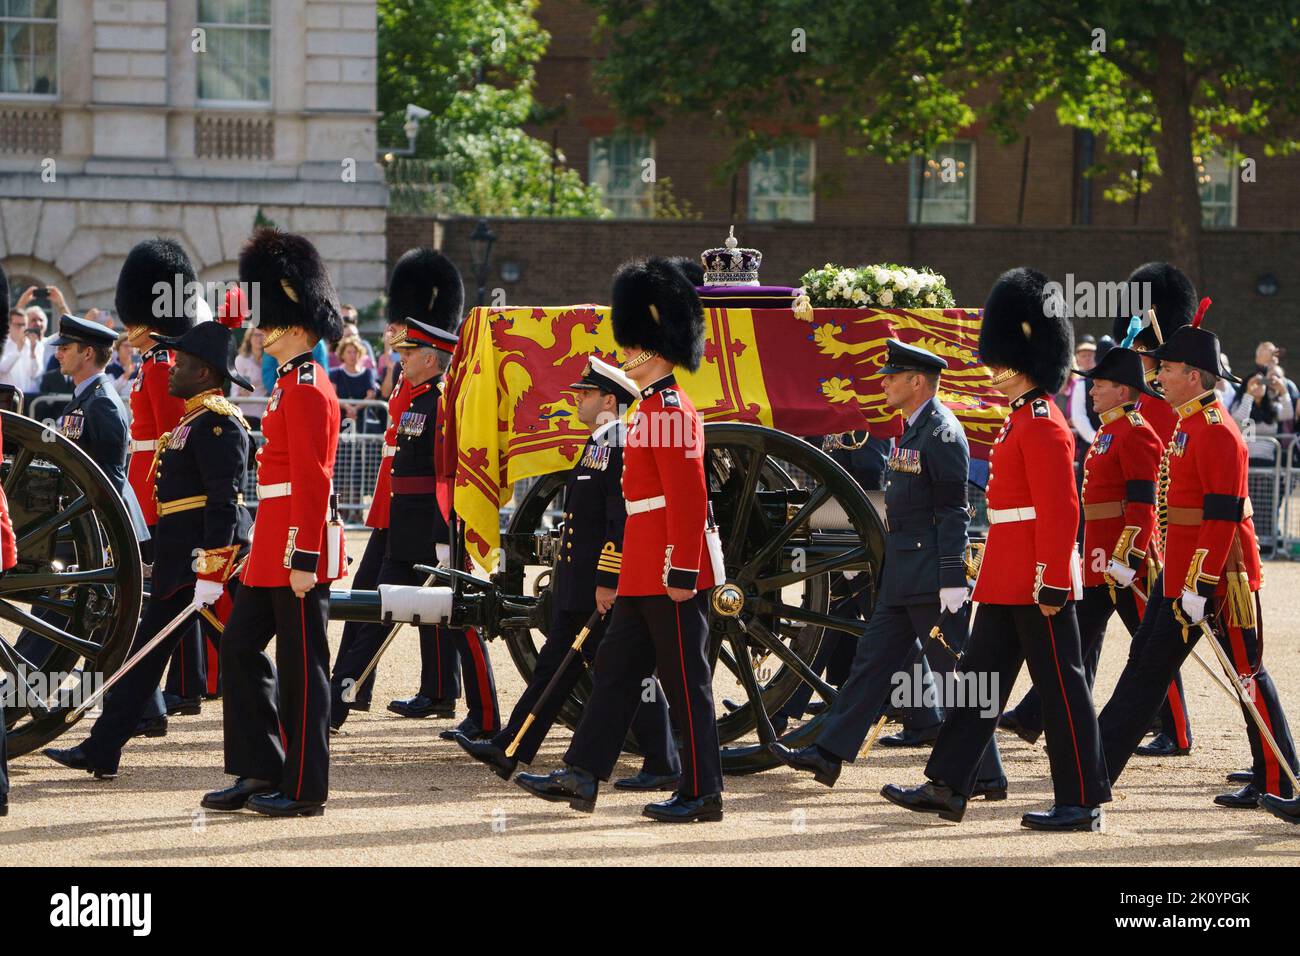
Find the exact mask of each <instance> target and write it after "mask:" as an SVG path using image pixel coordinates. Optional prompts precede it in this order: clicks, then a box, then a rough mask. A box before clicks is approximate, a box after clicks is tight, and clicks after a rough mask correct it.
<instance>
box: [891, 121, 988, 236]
mask: <svg viewBox="0 0 1300 956" xmlns="http://www.w3.org/2000/svg"><path fill="white" fill-rule="evenodd" d="M907 192H908V196H907V221H908V222H910V223H914V224H915V223H924V222H946V223H971V222H974V221H975V144H974V143H972V142H970V141H965V142H956V143H944V144H943V145H941V146H939V147H938V148H937V149H935V150H934V152H932V153H930V154H929V155H928V156H925V157H921V156H913V157H912V164H911V174H910V175H909V176H908V190H907Z"/></svg>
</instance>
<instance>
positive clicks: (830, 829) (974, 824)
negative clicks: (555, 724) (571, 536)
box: [0, 544, 1300, 867]
mask: <svg viewBox="0 0 1300 956" xmlns="http://www.w3.org/2000/svg"><path fill="white" fill-rule="evenodd" d="M354 547H355V550H354V553H357V554H359V553H360V546H359V544H358V545H355V546H354ZM1265 574H1266V579H1267V586H1266V588H1265V592H1264V607H1265V621H1266V627H1267V630H1266V634H1267V636H1268V644H1267V647H1268V651H1267V661H1268V665H1269V669H1270V671H1271V672H1272V674H1273V676H1274V678H1275V680H1276V681H1277V683H1278V685H1279V687H1280V688H1281V691H1282V698H1283V701H1284V703H1285V705H1286V706H1287V708H1288V710H1289V711H1290V713H1291V714H1292V720H1293V721H1294V720H1297V719H1298V718H1296V717H1295V714H1296V713H1297V712H1298V711H1300V654H1298V653H1297V652H1298V651H1300V609H1298V608H1297V604H1296V602H1295V601H1294V600H1293V599H1292V596H1293V595H1294V594H1295V593H1296V592H1297V591H1298V590H1300V564H1290V563H1286V562H1274V563H1269V564H1267V565H1266V570H1265ZM341 632H342V624H335V625H333V626H332V627H331V628H330V634H331V640H332V642H337V640H338V637H339V635H340V633H341ZM1127 648H1128V639H1127V635H1126V634H1125V633H1124V632H1123V630H1122V625H1120V624H1119V621H1118V619H1115V620H1114V621H1113V622H1112V626H1111V629H1110V632H1109V635H1108V638H1107V643H1106V647H1105V651H1104V653H1103V655H1102V661H1101V670H1100V676H1099V678H1098V699H1099V700H1101V701H1104V700H1106V699H1107V698H1108V696H1109V694H1110V690H1111V687H1112V686H1113V685H1114V682H1115V680H1116V678H1117V677H1118V675H1119V671H1120V668H1121V667H1122V665H1123V662H1124V657H1125V654H1126V653H1127ZM493 649H494V651H496V653H495V663H496V676H497V684H498V691H499V693H500V699H501V701H502V706H503V707H504V708H506V709H507V710H508V708H509V707H510V705H511V704H512V703H513V702H514V700H515V699H516V698H517V697H518V695H519V693H520V691H521V689H522V682H521V681H520V679H519V677H518V675H517V674H516V673H515V671H514V668H513V666H512V664H511V662H510V659H509V657H508V655H507V654H506V653H505V650H504V648H500V647H499V646H494V648H493ZM1207 653H1208V651H1207ZM418 657H419V655H418V649H417V646H416V641H415V640H414V632H404V636H403V638H399V640H398V641H397V642H396V644H395V647H394V649H393V650H392V652H391V653H390V654H389V655H388V656H387V657H386V658H385V660H384V661H383V663H382V664H381V666H380V670H379V682H378V686H377V688H376V691H375V702H376V709H375V711H374V712H372V713H369V714H354V715H352V716H351V717H350V719H349V721H348V724H347V732H346V734H344V735H342V736H339V737H334V738H332V747H333V753H332V760H331V764H332V766H331V791H332V792H331V796H330V800H329V804H328V807H327V812H326V814H325V815H324V817H321V818H316V819H307V820H288V821H280V820H272V819H268V818H264V817H260V816H257V815H256V814H252V813H240V814H234V815H222V814H213V813H207V814H204V813H203V812H202V811H200V810H199V808H198V799H199V797H200V796H201V795H202V793H203V791H205V790H207V789H211V788H214V787H217V786H221V785H223V784H224V781H225V780H226V779H227V778H226V777H225V776H224V775H223V774H222V772H221V704H220V702H215V703H207V704H205V705H204V708H203V713H202V714H201V715H199V716H196V717H180V718H173V719H172V723H171V730H170V732H169V733H168V735H167V736H166V737H165V738H161V739H157V740H143V739H142V740H137V741H134V742H133V743H132V745H131V747H130V748H129V750H128V751H127V753H126V754H125V756H124V758H123V774H122V776H121V777H119V778H118V779H117V780H116V781H113V782H102V781H96V780H94V779H93V778H91V777H90V776H89V775H87V774H82V773H74V772H72V771H69V770H65V769H63V768H62V767H59V766H57V765H55V764H53V763H51V762H50V761H49V760H47V759H46V758H44V757H42V756H41V755H40V754H39V753H35V754H28V755H26V756H24V757H21V758H19V759H17V760H15V761H13V762H12V764H11V772H12V784H13V792H12V794H11V797H10V799H11V809H10V814H9V816H8V817H7V818H5V819H0V848H2V849H0V856H2V857H3V858H4V860H5V863H6V865H7V866H10V867H12V866H16V865H48V864H60V865H69V864H72V865H101V866H102V865H108V866H139V865H144V866H157V865H166V864H172V863H175V864H185V865H196V864H197V865H216V866H225V865H238V866H250V865H268V864H269V865H301V864H317V865H331V866H337V865H348V864H371V865H374V864H379V865H430V864H442V863H457V864H491V865H500V864H524V865H527V864H536V863H542V864H573V865H582V864H588V863H591V864H660V865H663V864H668V865H675V866H681V865H708V864H732V865H736V864H748V865H753V864H755V863H782V864H831V865H834V864H900V863H902V864H906V863H919V864H958V865H980V866H989V865H1001V864H1010V865H1042V864H1051V865H1083V866H1098V865H1109V864H1130V865H1132V864H1154V865H1164V866H1194V865H1199V864H1220V865H1233V864H1241V863H1246V862H1255V863H1259V862H1263V863H1266V864H1271V865H1293V864H1295V863H1296V862H1297V861H1300V829H1296V828H1292V827H1291V826H1289V825H1287V824H1285V823H1283V822H1281V821H1279V820H1277V819H1275V818H1273V817H1272V816H1270V815H1269V814H1268V813H1266V812H1265V811H1263V810H1257V811H1240V810H1235V811H1234V810H1224V809H1220V808H1218V807H1216V806H1214V805H1213V804H1212V803H1211V799H1212V798H1213V796H1214V795H1215V794H1216V793H1219V792H1221V791H1223V790H1226V789H1228V786H1227V785H1226V784H1225V782H1224V778H1223V775H1224V773H1226V772H1227V771H1230V770H1236V769H1238V768H1240V767H1243V766H1246V765H1247V764H1248V763H1249V755H1248V750H1247V746H1246V737H1245V732H1244V729H1243V726H1242V718H1241V715H1240V712H1239V711H1238V710H1237V709H1236V708H1234V707H1233V706H1232V705H1231V703H1230V702H1229V701H1228V700H1227V699H1226V698H1225V697H1224V695H1223V694H1222V692H1221V691H1219V690H1216V689H1215V688H1213V687H1212V686H1211V685H1210V682H1209V678H1208V677H1207V676H1206V675H1205V674H1204V672H1202V671H1201V670H1200V668H1199V667H1197V666H1196V665H1195V664H1194V663H1193V662H1190V661H1189V663H1188V665H1187V667H1186V668H1185V669H1184V681H1185V684H1186V689H1187V695H1188V698H1189V707H1190V709H1191V715H1192V722H1193V730H1194V733H1195V737H1196V739H1195V748H1194V750H1193V752H1192V754H1191V755H1189V756H1186V757H1180V758H1173V759H1167V760H1165V759H1150V758H1142V757H1134V758H1133V760H1132V762H1131V763H1130V764H1129V768H1128V770H1127V771H1126V773H1125V776H1124V778H1123V780H1122V782H1121V785H1120V786H1119V788H1118V789H1117V791H1116V795H1115V802H1114V803H1112V804H1110V806H1109V807H1108V810H1107V820H1106V829H1105V832H1103V833H1100V834H1072V835H1066V836H1057V835H1045V834H1036V833H1032V832H1030V831H1027V830H1024V829H1022V828H1021V827H1020V826H1019V817H1020V815H1021V814H1022V813H1023V812H1024V811H1026V810H1030V809H1041V808H1046V807H1047V806H1048V805H1049V804H1050V803H1051V788H1050V783H1049V781H1048V778H1047V757H1046V754H1045V753H1044V752H1043V751H1042V749H1041V748H1040V747H1031V746H1029V745H1027V744H1025V743H1023V742H1021V741H1020V740H1019V739H1018V738H1015V737H1013V736H1009V735H1007V734H1005V733H999V735H998V741H999V744H1000V745H1001V746H1002V748H1003V757H1004V761H1005V763H1006V768H1007V773H1008V776H1009V778H1010V784H1011V795H1010V798H1009V799H1008V800H1007V801H1005V802H1002V803H983V802H976V803H974V804H972V805H971V807H970V809H969V810H968V811H967V815H966V821H965V822H964V823H962V824H961V825H958V826H955V825H952V824H947V823H943V822H941V821H938V819H937V818H933V817H924V818H923V817H919V816H915V815H912V814H910V813H908V812H906V811H904V810H902V809H899V808H896V807H894V806H892V805H891V804H889V803H887V802H885V800H884V799H883V798H881V797H880V796H879V793H878V791H879V789H880V787H881V786H882V785H883V784H885V783H890V782H895V783H917V782H920V781H921V779H922V776H921V768H922V767H923V765H924V759H925V751H920V750H903V751H898V750H894V751H890V750H884V749H881V748H879V747H877V748H876V749H875V750H874V751H873V752H872V753H871V756H870V759H869V760H867V761H866V762H865V763H863V762H861V761H860V762H859V763H858V765H856V766H849V767H846V768H845V771H844V773H843V775H842V776H841V778H840V782H839V784H838V785H837V786H836V787H835V788H834V789H833V790H827V789H826V788H824V787H822V786H820V785H819V784H817V783H815V782H813V781H812V780H811V778H807V777H804V776H802V775H800V776H796V775H795V774H794V773H793V772H792V771H789V770H786V769H784V768H782V769H778V770H772V771H769V772H767V773H763V774H759V775H757V776H750V777H741V778H730V779H729V780H728V782H727V786H728V791H727V794H726V799H725V809H726V819H725V820H724V821H723V822H722V823H717V824H699V825H694V826H679V827H674V826H667V825H663V824H656V823H653V822H651V821H649V820H645V819H643V818H642V817H641V816H640V815H639V814H640V808H641V806H642V805H643V804H644V803H645V802H646V800H645V798H644V797H642V796H638V795H634V794H621V793H618V792H616V791H613V790H608V791H607V792H604V793H602V795H601V800H600V805H599V807H598V809H597V811H596V813H595V814H594V815H591V816H587V815H583V814H578V813H575V812H573V811H571V810H569V809H568V808H567V807H565V806H564V805H562V804H547V803H542V802H540V801H538V800H535V799H533V798H531V797H528V796H527V795H526V794H524V793H523V791H521V790H519V789H518V788H517V787H516V786H515V785H513V784H508V783H505V782H503V781H501V780H500V779H498V778H497V777H496V776H495V775H494V774H492V773H491V772H490V771H489V770H488V769H487V768H485V767H483V766H481V765H478V764H476V763H474V762H472V761H471V760H469V759H468V758H467V757H465V756H464V755H463V754H462V753H461V751H460V749H459V748H458V747H457V746H456V745H455V744H454V743H450V742H447V741H442V740H439V739H438V738H437V732H438V731H439V730H441V729H443V728H444V727H446V726H448V724H449V723H450V722H449V721H442V720H439V721H433V720H424V721H414V720H406V719H403V718H399V717H396V716H394V715H392V714H388V713H385V712H384V710H383V706H384V704H385V703H386V702H387V701H388V700H389V699H391V698H393V697H403V696H406V695H408V694H410V693H413V692H414V691H415V689H416V682H417V675H418V670H419V659H418ZM1027 686H1028V680H1027V677H1026V676H1025V675H1024V674H1023V673H1022V675H1021V679H1020V682H1019V684H1018V685H1017V688H1016V692H1015V695H1014V696H1015V698H1018V696H1019V694H1020V693H1021V692H1023V690H1024V689H1025V687H1027ZM87 729H88V725H87V724H82V725H79V726H77V727H75V728H74V729H73V730H72V731H70V732H69V733H68V734H66V735H64V737H63V738H61V740H60V743H61V744H62V745H63V746H71V745H72V744H73V743H76V742H78V741H80V740H81V739H82V737H83V736H84V733H85V732H86V730H87ZM568 737H569V733H568V731H567V730H563V729H560V730H556V731H555V732H554V733H553V734H552V736H551V739H550V740H549V741H548V742H547V745H546V746H545V748H544V749H543V751H542V754H541V755H540V757H539V760H538V764H537V766H538V767H539V768H542V769H549V768H552V767H554V766H557V765H558V764H559V759H560V756H561V754H563V752H564V747H565V745H566V742H567V740H568ZM621 766H622V767H623V768H626V769H627V771H628V772H634V771H635V769H636V763H635V760H634V759H628V760H624V762H623V764H622V765H621Z"/></svg>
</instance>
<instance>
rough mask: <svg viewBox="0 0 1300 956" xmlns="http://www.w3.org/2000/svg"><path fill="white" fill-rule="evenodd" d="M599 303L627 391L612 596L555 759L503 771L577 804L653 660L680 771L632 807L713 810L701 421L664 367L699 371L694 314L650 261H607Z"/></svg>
mask: <svg viewBox="0 0 1300 956" xmlns="http://www.w3.org/2000/svg"><path fill="white" fill-rule="evenodd" d="M612 299H613V301H612V308H611V317H612V319H613V323H614V338H615V340H616V341H617V342H618V344H619V345H620V346H622V347H623V349H624V351H625V354H626V355H627V362H626V363H625V364H624V366H623V370H624V371H625V372H626V373H627V374H628V375H629V376H631V378H632V379H633V381H635V382H636V384H637V385H638V387H640V389H641V401H640V404H639V406H638V407H637V412H636V414H635V416H634V417H633V420H632V424H631V426H630V428H629V429H628V437H627V446H626V448H625V449H624V451H623V497H624V498H625V499H626V510H627V523H626V525H625V526H624V531H623V565H622V568H621V571H620V573H619V578H618V596H617V597H616V598H615V600H614V606H613V609H612V611H611V615H612V617H611V620H610V623H609V627H608V630H607V631H606V633H605V638H604V640H603V641H602V642H601V645H600V649H599V650H598V651H597V652H596V666H595V687H594V688H593V690H592V695H591V700H590V702H589V703H588V704H587V709H586V711H585V712H584V713H583V715H582V722H581V723H580V724H579V725H578V729H577V730H576V731H575V732H574V735H573V741H572V743H571V744H570V746H569V751H568V753H566V754H565V756H564V762H565V763H566V764H568V768H567V769H565V770H557V771H555V772H554V773H551V774H547V775H541V774H520V775H519V776H517V777H516V778H515V780H516V781H517V782H518V783H519V785H520V786H521V787H523V788H524V789H525V790H527V791H528V792H530V793H532V794H533V795H534V796H538V797H541V798H542V799H544V800H552V801H558V802H563V803H568V804H569V805H570V806H571V807H573V808H574V809H578V810H586V811H591V810H592V809H593V808H594V807H595V804H596V795H597V791H598V789H599V783H598V781H599V780H608V779H609V777H610V774H611V773H612V772H613V770H614V764H615V763H616V761H617V760H618V755H619V752H620V751H621V750H622V747H623V740H624V738H626V736H627V732H628V728H629V727H630V726H631V724H632V718H633V717H634V716H635V714H636V710H637V707H638V705H639V704H640V703H641V693H642V690H643V687H644V686H645V685H644V682H645V681H647V680H648V679H649V678H650V677H651V676H652V674H653V673H654V671H655V670H656V668H657V669H658V673H659V679H660V681H661V682H662V684H663V688H664V692H665V693H666V694H667V695H668V706H669V707H670V708H671V710H672V715H673V720H674V721H675V722H676V724H677V726H678V727H679V728H680V729H681V736H682V742H681V766H682V780H681V784H680V785H679V787H678V790H677V792H676V793H675V794H673V797H672V799H671V800H668V801H666V802H663V803H652V804H649V805H648V806H646V808H645V810H644V811H643V812H644V814H645V815H646V816H648V817H650V818H651V819H654V820H660V821H665V822H690V821H694V820H721V819H722V768H721V758H720V754H719V750H718V730H717V725H716V722H715V718H714V712H713V672H712V668H711V667H710V665H709V648H708V644H709V621H708V598H709V594H710V593H711V591H712V588H713V586H714V584H716V583H721V582H717V581H715V580H714V576H713V570H712V566H711V564H710V560H709V555H708V549H707V546H706V544H705V521H706V519H707V515H708V488H707V485H706V483H705V477H704V426H703V424H702V423H701V421H700V416H699V413H698V412H697V411H696V410H695V406H693V405H692V404H691V400H690V399H689V398H687V397H686V393H685V392H683V391H682V389H681V387H680V386H679V385H678V384H677V381H676V379H675V378H674V377H673V374H672V373H673V368H674V367H676V366H681V367H684V368H686V369H687V370H688V371H692V372H693V371H695V370H696V369H697V368H699V365H700V359H701V357H702V355H703V351H704V315H703V310H702V309H701V307H700V300H699V296H697V295H696V293H695V288H694V286H692V285H691V283H690V280H688V279H687V278H686V277H685V276H684V275H683V274H682V273H681V272H680V271H679V270H678V269H676V268H675V267H674V266H673V265H672V264H671V263H669V262H668V261H667V260H664V259H650V260H648V261H644V262H634V263H630V264H629V265H626V266H624V267H623V268H622V269H620V270H619V272H618V275H616V276H615V278H614V288H613V296H612ZM664 718H665V719H666V718H667V714H664ZM663 730H664V732H666V733H671V729H670V728H668V727H665V728H663Z"/></svg>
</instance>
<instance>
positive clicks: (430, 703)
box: [388, 694, 456, 717]
mask: <svg viewBox="0 0 1300 956" xmlns="http://www.w3.org/2000/svg"><path fill="white" fill-rule="evenodd" d="M388 709H389V710H391V711H392V712H393V713H394V714H397V715H398V716H399V717H455V716H456V702H455V701H454V700H434V699H433V698H432V697H425V696H424V695H423V694H416V695H415V696H414V697H407V698H404V699H402V700H393V701H389V702H388Z"/></svg>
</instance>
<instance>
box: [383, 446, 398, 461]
mask: <svg viewBox="0 0 1300 956" xmlns="http://www.w3.org/2000/svg"><path fill="white" fill-rule="evenodd" d="M396 454H397V446H396V445H385V446H384V455H383V457H385V458H392V457H393V456H394V455H396Z"/></svg>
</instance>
